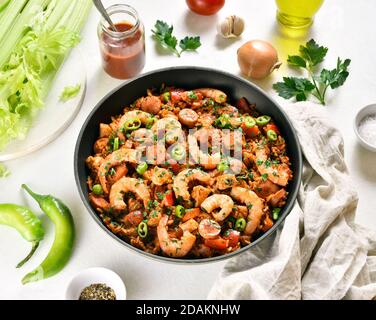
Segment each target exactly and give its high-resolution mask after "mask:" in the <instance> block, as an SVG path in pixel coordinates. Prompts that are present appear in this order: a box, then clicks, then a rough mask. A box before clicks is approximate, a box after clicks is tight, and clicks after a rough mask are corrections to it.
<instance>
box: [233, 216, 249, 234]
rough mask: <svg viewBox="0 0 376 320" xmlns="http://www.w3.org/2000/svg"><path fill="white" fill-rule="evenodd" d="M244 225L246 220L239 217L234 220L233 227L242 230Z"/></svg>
mask: <svg viewBox="0 0 376 320" xmlns="http://www.w3.org/2000/svg"><path fill="white" fill-rule="evenodd" d="M246 225H247V221H245V219H244V218H239V219H237V220H236V222H235V229H236V230H238V231H240V232H242V231H244V230H245V227H246Z"/></svg>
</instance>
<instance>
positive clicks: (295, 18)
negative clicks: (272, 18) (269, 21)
mask: <svg viewBox="0 0 376 320" xmlns="http://www.w3.org/2000/svg"><path fill="white" fill-rule="evenodd" d="M323 2H324V0H276V3H277V7H278V11H277V19H278V21H279V22H280V23H281V24H282V25H284V26H286V27H290V28H296V29H300V28H308V27H309V26H310V25H311V24H312V23H313V17H314V15H315V14H316V12H317V11H318V10H319V9H320V7H321V5H322V3H323Z"/></svg>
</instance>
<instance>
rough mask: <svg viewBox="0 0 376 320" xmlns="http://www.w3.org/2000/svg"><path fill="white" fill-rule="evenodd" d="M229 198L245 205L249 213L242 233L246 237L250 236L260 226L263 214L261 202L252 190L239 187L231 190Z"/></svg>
mask: <svg viewBox="0 0 376 320" xmlns="http://www.w3.org/2000/svg"><path fill="white" fill-rule="evenodd" d="M231 196H232V197H233V198H234V199H235V200H237V201H239V202H241V203H244V204H246V205H247V207H248V212H249V213H248V217H247V220H248V222H247V225H246V227H245V230H244V233H245V234H246V235H252V234H253V233H254V232H255V231H256V229H257V228H258V226H259V225H260V222H261V218H262V216H263V214H264V212H263V209H264V202H263V200H262V199H260V198H259V197H258V196H257V194H256V193H254V192H253V191H252V190H250V189H245V188H241V187H234V188H232V190H231Z"/></svg>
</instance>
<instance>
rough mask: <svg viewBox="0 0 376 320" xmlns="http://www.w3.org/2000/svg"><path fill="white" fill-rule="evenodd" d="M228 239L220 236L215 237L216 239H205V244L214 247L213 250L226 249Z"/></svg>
mask: <svg viewBox="0 0 376 320" xmlns="http://www.w3.org/2000/svg"><path fill="white" fill-rule="evenodd" d="M229 243H230V241H229V240H225V239H222V238H217V239H206V240H205V245H206V246H208V247H209V248H212V249H215V250H224V249H227V248H228V246H229Z"/></svg>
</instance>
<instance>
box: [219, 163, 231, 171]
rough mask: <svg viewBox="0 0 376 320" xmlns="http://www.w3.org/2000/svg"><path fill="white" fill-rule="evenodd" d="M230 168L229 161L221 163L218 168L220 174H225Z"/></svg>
mask: <svg viewBox="0 0 376 320" xmlns="http://www.w3.org/2000/svg"><path fill="white" fill-rule="evenodd" d="M229 168H230V166H229V164H228V162H227V161H221V162H220V163H219V164H218V166H217V170H218V171H220V172H225V171H226V170H227V169H229Z"/></svg>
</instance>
